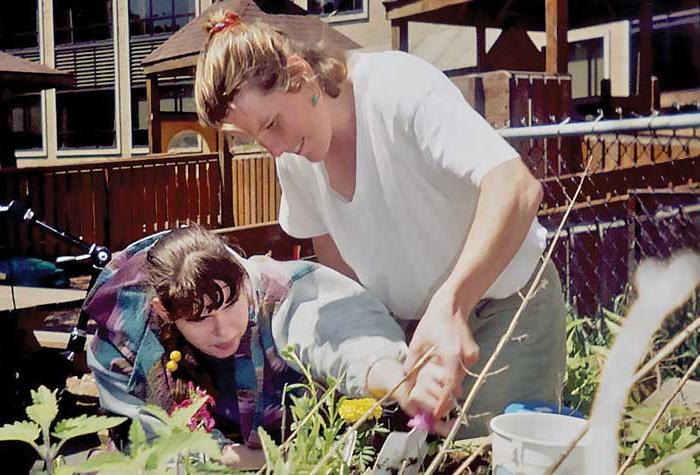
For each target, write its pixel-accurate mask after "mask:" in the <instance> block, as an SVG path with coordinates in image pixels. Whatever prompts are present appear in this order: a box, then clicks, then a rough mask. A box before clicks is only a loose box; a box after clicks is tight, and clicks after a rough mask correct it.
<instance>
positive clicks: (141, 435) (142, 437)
mask: <svg viewBox="0 0 700 475" xmlns="http://www.w3.org/2000/svg"><path fill="white" fill-rule="evenodd" d="M129 443H130V444H131V450H132V451H138V450H139V449H141V447H143V446H145V445H146V444H147V443H148V437H146V431H145V430H144V429H143V424H141V421H140V420H139V419H138V418H136V419H132V421H131V426H130V427H129Z"/></svg>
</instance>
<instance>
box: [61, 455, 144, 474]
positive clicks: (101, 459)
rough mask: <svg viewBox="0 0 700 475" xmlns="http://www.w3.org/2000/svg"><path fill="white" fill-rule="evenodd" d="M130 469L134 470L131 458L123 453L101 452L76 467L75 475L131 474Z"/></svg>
mask: <svg viewBox="0 0 700 475" xmlns="http://www.w3.org/2000/svg"><path fill="white" fill-rule="evenodd" d="M128 468H133V467H132V464H131V463H130V460H129V457H127V456H126V455H124V454H123V453H121V452H116V451H110V452H100V453H99V454H97V455H95V456H94V457H90V458H89V459H87V460H86V461H84V462H83V463H81V464H80V465H77V466H74V467H73V473H86V472H99V473H100V474H101V475H102V474H103V473H105V472H109V471H111V472H114V471H115V470H121V471H122V472H121V473H129V470H127V469H128Z"/></svg>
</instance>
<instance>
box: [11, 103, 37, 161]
mask: <svg viewBox="0 0 700 475" xmlns="http://www.w3.org/2000/svg"><path fill="white" fill-rule="evenodd" d="M10 131H11V133H12V141H13V143H14V145H15V148H16V149H18V150H20V149H23V150H36V149H41V148H42V146H43V144H42V125H41V95H40V94H26V95H21V96H16V97H13V98H12V101H11V105H10Z"/></svg>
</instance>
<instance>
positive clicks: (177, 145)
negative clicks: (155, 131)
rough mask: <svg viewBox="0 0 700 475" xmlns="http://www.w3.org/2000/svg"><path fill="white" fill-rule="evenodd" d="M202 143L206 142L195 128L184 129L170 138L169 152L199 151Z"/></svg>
mask: <svg viewBox="0 0 700 475" xmlns="http://www.w3.org/2000/svg"><path fill="white" fill-rule="evenodd" d="M200 143H205V141H204V140H203V138H202V136H201V135H199V134H198V133H197V132H195V131H193V130H183V131H181V132H178V133H177V134H175V136H174V137H173V138H172V139H171V140H170V143H169V144H168V151H167V153H187V152H188V151H195V152H198V151H199V147H200Z"/></svg>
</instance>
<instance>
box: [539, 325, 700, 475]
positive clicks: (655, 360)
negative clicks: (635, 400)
mask: <svg viewBox="0 0 700 475" xmlns="http://www.w3.org/2000/svg"><path fill="white" fill-rule="evenodd" d="M698 329H700V318H695V319H694V320H693V321H692V322H690V324H688V326H687V327H685V328H684V329H683V330H682V331H680V332H678V334H677V335H676V336H674V337H673V338H672V339H671V341H669V342H668V343H666V344H665V345H664V346H663V348H661V349H660V350H659V351H658V352H657V353H656V354H655V355H654V356H653V357H652V358H651V359H650V360H649V361H648V362H647V363H646V364H645V365H644V366H643V367H642V368H641V369H640V370H639V371H637V374H635V375H634V379H635V383H636V382H639V381H640V380H641V379H642V378H644V377H645V376H646V375H647V374H649V373H650V372H651V371H652V370H653V369H654V368H655V367H656V365H658V364H659V363H661V362H662V361H663V360H664V359H666V358H667V357H668V356H669V355H670V354H672V353H673V352H674V351H676V349H677V348H678V347H679V346H681V345H682V344H683V343H684V342H685V341H686V340H687V339H688V338H689V337H690V336H691V335H693V334H694V333H695V332H696V331H698ZM587 432H588V425H586V427H584V428H583V429H582V430H581V432H580V433H579V434H578V435H577V436H576V438H574V440H572V441H571V442H570V443H569V445H568V446H567V447H566V449H564V451H563V452H562V453H561V455H560V456H559V458H558V459H557V461H556V462H554V463H553V464H552V466H551V467H549V468H548V469H547V471H546V472H545V475H552V474H553V473H554V472H555V471H556V470H557V469H558V468H559V467H560V466H561V464H562V463H564V460H566V458H567V457H568V456H569V455H570V454H571V452H572V451H573V449H574V447H575V446H576V444H578V443H579V442H580V441H581V439H583V436H584V435H586V433H587Z"/></svg>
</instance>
